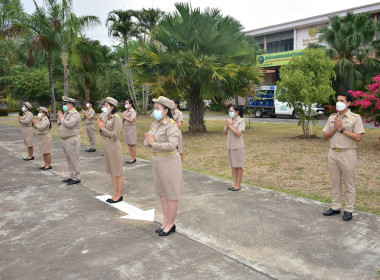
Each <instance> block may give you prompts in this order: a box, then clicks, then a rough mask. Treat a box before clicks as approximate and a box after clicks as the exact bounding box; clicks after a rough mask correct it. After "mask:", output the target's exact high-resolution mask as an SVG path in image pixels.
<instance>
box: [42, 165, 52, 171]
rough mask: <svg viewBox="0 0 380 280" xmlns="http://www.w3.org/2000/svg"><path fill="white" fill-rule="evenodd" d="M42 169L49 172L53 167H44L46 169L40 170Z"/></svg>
mask: <svg viewBox="0 0 380 280" xmlns="http://www.w3.org/2000/svg"><path fill="white" fill-rule="evenodd" d="M40 169H42V170H49V169H51V165H50V166H49V167H44V168H40Z"/></svg>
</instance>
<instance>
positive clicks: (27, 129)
mask: <svg viewBox="0 0 380 280" xmlns="http://www.w3.org/2000/svg"><path fill="white" fill-rule="evenodd" d="M21 109H22V111H23V113H24V114H23V116H19V117H18V121H19V122H20V125H21V133H22V136H23V138H24V143H25V146H26V147H27V148H28V157H27V158H24V160H34V155H33V129H32V126H33V119H34V117H33V113H32V112H31V111H30V110H31V109H32V105H31V104H30V103H29V102H24V103H23V104H22V108H21Z"/></svg>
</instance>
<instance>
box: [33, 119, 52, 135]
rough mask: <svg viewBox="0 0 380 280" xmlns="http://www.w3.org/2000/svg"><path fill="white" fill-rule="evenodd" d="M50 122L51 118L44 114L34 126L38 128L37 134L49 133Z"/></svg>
mask: <svg viewBox="0 0 380 280" xmlns="http://www.w3.org/2000/svg"><path fill="white" fill-rule="evenodd" d="M49 126H50V122H49V119H48V118H47V117H46V116H44V117H42V118H41V119H40V120H39V121H38V123H37V124H36V125H35V126H34V128H35V129H36V130H37V135H44V134H49V130H50V128H49Z"/></svg>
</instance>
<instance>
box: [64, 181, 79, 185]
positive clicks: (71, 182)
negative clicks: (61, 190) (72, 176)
mask: <svg viewBox="0 0 380 280" xmlns="http://www.w3.org/2000/svg"><path fill="white" fill-rule="evenodd" d="M79 183H80V180H71V181H70V182H67V184H68V185H75V184H79Z"/></svg>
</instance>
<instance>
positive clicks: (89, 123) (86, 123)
mask: <svg viewBox="0 0 380 280" xmlns="http://www.w3.org/2000/svg"><path fill="white" fill-rule="evenodd" d="M86 124H87V125H90V124H94V123H92V122H91V123H86Z"/></svg>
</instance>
